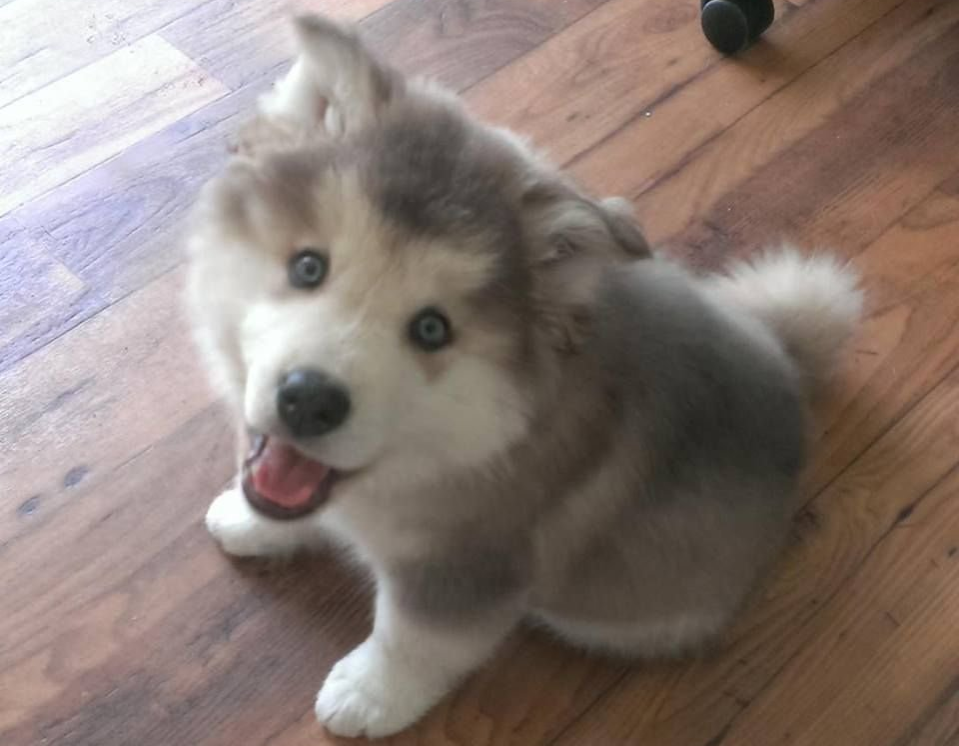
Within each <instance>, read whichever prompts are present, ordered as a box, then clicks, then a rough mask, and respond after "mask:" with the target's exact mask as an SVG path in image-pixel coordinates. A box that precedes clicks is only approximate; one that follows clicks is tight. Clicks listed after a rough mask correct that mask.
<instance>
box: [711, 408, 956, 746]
mask: <svg viewBox="0 0 959 746" xmlns="http://www.w3.org/2000/svg"><path fill="white" fill-rule="evenodd" d="M951 403H952V404H954V405H955V404H956V402H951ZM951 416H952V418H953V422H956V421H959V406H953V407H952V408H951ZM953 430H954V431H955V430H956V428H955V426H954V427H953ZM954 434H955V433H954ZM950 442H951V443H952V444H954V441H950ZM957 453H959V451H957V450H953V457H954V458H955V456H956V454H957ZM957 466H959V464H957ZM957 494H959V468H954V469H953V470H952V472H951V473H950V475H949V476H947V477H946V478H944V479H943V480H942V481H941V482H939V484H937V485H936V486H935V487H934V488H933V489H932V490H931V491H930V492H929V493H928V494H926V495H919V496H916V499H915V501H914V502H913V503H910V506H909V507H910V510H911V512H910V513H909V515H908V517H905V518H903V519H902V520H898V521H896V523H895V526H894V527H893V528H892V529H890V532H889V535H888V536H887V537H886V538H885V539H884V540H883V541H882V542H881V543H880V545H879V546H878V547H877V549H876V550H875V551H873V552H871V554H870V556H869V557H868V559H867V561H866V562H865V564H864V566H863V567H862V569H861V570H860V571H859V572H858V573H857V575H856V577H855V578H854V580H853V581H851V582H849V583H847V584H846V586H845V587H844V588H843V590H842V592H841V594H839V595H837V597H836V599H835V601H834V602H833V603H831V604H829V605H828V606H827V607H826V608H824V609H823V610H822V611H821V612H820V613H819V615H817V617H816V618H815V620H814V622H813V625H812V627H813V634H814V636H815V637H814V640H813V642H812V644H810V645H808V646H807V647H806V648H804V649H803V650H802V651H801V653H800V654H799V655H797V656H796V657H795V658H793V659H792V660H790V661H789V663H788V665H787V666H786V667H785V668H784V669H783V671H782V672H781V673H780V675H779V676H778V677H777V678H776V680H775V681H774V682H773V684H772V685H771V686H769V687H768V688H767V689H765V690H764V691H763V692H762V694H761V695H760V696H759V697H758V698H757V699H756V700H755V701H754V702H753V703H751V704H750V706H749V707H747V708H746V709H745V711H744V712H743V713H742V714H741V715H740V716H739V717H738V718H736V720H735V721H734V723H733V725H732V727H731V728H730V729H729V730H727V731H726V734H725V738H724V740H723V742H722V743H723V744H724V746H737V745H742V746H746V745H747V744H749V745H750V746H751V745H752V744H756V743H763V744H769V746H774V745H775V744H787V743H788V744H827V743H835V744H839V743H842V744H849V745H850V746H852V745H853V744H862V746H874V745H878V744H884V743H893V742H895V741H897V740H899V738H900V736H902V735H905V734H906V733H908V731H909V726H910V725H911V724H912V723H913V722H914V719H915V717H916V714H917V713H921V712H922V710H923V708H924V707H925V706H926V705H927V703H928V702H935V701H937V700H938V699H939V698H940V693H941V692H942V691H944V690H948V689H949V688H951V687H954V686H955V685H956V682H957V681H959V679H957V673H959V627H957V626H956V623H955V622H956V619H957V617H959V501H957V500H956V499H955V497H956V495H957ZM907 497H908V496H907ZM850 671H855V672H856V679H857V682H858V683H857V685H856V686H849V672H850ZM954 725H959V722H957V723H954Z"/></svg>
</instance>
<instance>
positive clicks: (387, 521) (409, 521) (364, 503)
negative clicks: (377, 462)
mask: <svg viewBox="0 0 959 746" xmlns="http://www.w3.org/2000/svg"><path fill="white" fill-rule="evenodd" d="M398 507H399V506H397V505H393V506H390V505H384V504H383V501H382V500H378V499H375V498H374V497H371V496H365V495H355V496H353V495H350V496H344V498H343V499H337V500H335V501H334V502H333V504H331V505H330V506H329V507H328V508H327V509H326V511H325V512H324V515H323V517H322V523H323V525H324V527H325V528H327V529H328V530H329V531H331V532H332V533H333V534H335V535H336V536H337V537H338V538H339V539H340V540H341V541H343V542H345V543H346V544H347V545H348V546H349V547H350V548H351V549H352V550H353V551H354V552H356V554H357V555H358V556H359V557H360V559H362V560H363V561H364V562H366V563H367V564H369V565H370V566H372V567H374V568H375V567H384V566H386V565H388V564H391V563H394V562H397V561H404V560H409V559H413V558H416V557H420V556H423V555H424V554H426V553H427V552H428V550H429V547H430V546H431V545H432V544H433V543H434V542H435V541H436V540H437V533H438V531H437V528H436V527H435V525H433V524H432V523H430V522H426V521H421V520H417V518H416V516H413V515H409V514H406V513H405V511H401V510H399V509H398Z"/></svg>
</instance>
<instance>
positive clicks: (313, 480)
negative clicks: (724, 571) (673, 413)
mask: <svg viewBox="0 0 959 746" xmlns="http://www.w3.org/2000/svg"><path fill="white" fill-rule="evenodd" d="M297 31H298V36H299V39H300V48H301V54H300V57H299V58H298V60H297V61H296V62H295V64H294V65H293V68H292V69H291V71H290V73H289V74H288V75H287V76H286V77H285V78H284V79H283V80H281V81H280V82H279V83H278V84H277V86H276V87H275V89H274V90H273V91H272V92H271V93H270V94H268V95H267V96H266V97H265V98H264V99H263V101H262V102H261V105H260V110H259V112H258V114H257V116H256V118H255V119H254V120H253V122H252V123H251V124H250V125H249V126H248V127H247V128H246V129H245V130H244V132H243V133H242V134H241V138H240V141H239V143H238V147H237V152H236V156H235V157H234V158H233V159H232V161H231V163H230V164H229V165H228V166H227V168H226V169H225V171H224V172H223V173H222V174H221V175H220V176H219V177H218V178H216V179H215V180H214V181H212V182H211V183H210V184H209V185H208V186H207V188H206V190H205V192H204V194H203V195H202V197H201V199H200V203H199V205H198V208H197V210H196V215H195V220H194V228H193V233H192V237H191V294H192V299H193V306H194V309H195V311H196V321H197V327H198V333H199V337H200V340H201V343H202V346H203V348H204V350H205V352H206V353H207V356H208V361H209V363H210V366H211V368H212V369H213V371H214V372H215V374H216V378H217V381H218V383H219V384H220V385H221V386H222V388H223V391H224V394H225V395H226V397H227V398H228V399H229V400H230V401H231V402H232V403H233V405H234V406H235V407H236V408H237V410H238V411H239V412H240V413H241V416H242V418H243V420H244V422H245V424H246V427H247V428H248V429H249V430H250V432H251V433H253V434H254V435H255V436H256V437H255V444H256V446H255V448H254V450H253V453H252V454H251V458H250V459H249V461H248V465H247V466H248V473H247V475H246V477H247V479H246V487H247V494H248V496H250V497H251V499H252V500H254V502H255V504H258V505H259V506H260V507H261V508H263V509H265V510H267V511H268V512H271V513H272V514H275V515H278V516H295V515H300V514H302V513H304V512H306V511H308V510H309V509H311V508H312V507H315V505H316V504H318V503H319V502H320V501H321V500H322V499H323V498H324V497H326V496H327V495H328V494H329V493H330V491H331V490H336V489H339V487H337V484H341V485H343V486H344V487H345V485H346V482H345V481H344V480H348V479H349V477H350V476H351V475H354V474H356V473H357V472H363V473H367V474H376V475H378V476H379V477H381V478H382V479H383V480H384V481H386V482H387V483H394V482H397V481H404V482H406V483H409V482H410V480H412V481H413V482H416V481H417V480H421V479H422V480H427V479H430V478H435V477H436V476H437V475H440V474H443V473H444V472H448V471H450V470H455V469H461V468H468V467H473V466H479V465H482V464H483V463H485V462H488V461H489V460H490V459H491V458H493V457H494V456H495V455H496V454H497V453H498V452H500V451H503V450H504V449H506V448H508V447H509V446H510V445H511V444H513V443H514V442H516V441H517V440H518V439H520V438H522V437H524V435H525V433H526V431H527V427H528V424H529V422H530V420H531V417H532V416H533V413H534V411H535V409H536V407H537V406H540V397H541V394H542V391H543V387H544V385H545V384H544V381H545V380H546V378H547V377H548V376H549V375H550V371H555V370H556V369H557V363H559V362H561V360H562V358H563V357H564V356H569V355H575V354H576V352H577V350H578V349H579V346H580V344H581V342H582V338H583V335H584V334H586V333H588V331H587V330H588V318H589V308H590V301H591V298H592V294H593V292H594V290H595V287H596V285H597V283H598V282H599V281H600V278H601V276H602V274H603V272H604V271H605V269H606V268H608V267H609V266H610V265H612V264H615V263H618V262H624V261H629V260H632V259H635V258H637V257H641V256H644V255H646V254H647V249H646V245H645V243H644V241H643V239H642V236H641V235H640V234H639V233H638V231H637V230H636V229H635V228H634V227H633V226H632V224H631V222H630V221H629V219H628V218H627V217H625V216H624V215H623V214H622V213H621V212H620V211H619V210H615V209H611V208H610V207H609V206H608V205H605V204H602V203H597V202H594V201H592V200H589V199H587V198H586V197H584V196H583V195H581V194H580V193H579V192H578V191H577V190H576V189H575V188H574V187H572V186H571V185H569V184H568V183H566V182H565V181H563V180H562V179H561V178H560V177H559V176H558V175H556V174H555V173H554V172H551V171H549V170H548V169H547V168H546V167H545V166H543V165H542V164H540V163H539V162H538V161H537V160H536V159H535V158H534V157H533V156H531V155H530V154H529V153H528V152H527V151H526V150H525V148H524V147H523V146H522V145H520V144H518V141H517V140H516V139H515V138H513V137H511V136H509V135H507V134H505V133H503V132H501V131H498V130H495V129H493V128H489V127H486V126H484V125H481V124H479V123H477V122H474V121H472V120H471V119H470V118H469V117H468V116H467V115H466V114H465V113H464V111H463V109H462V108H461V106H460V105H459V103H458V101H457V100H456V99H455V97H452V96H451V95H449V94H447V93H444V92H440V91H438V90H437V89H435V88H432V87H430V86H428V85H426V84H422V83H418V82H415V81H407V80H405V79H403V78H402V77H401V76H400V75H399V74H398V73H397V72H396V71H394V70H392V69H390V68H388V67H387V66H386V65H384V64H383V63H381V62H379V61H378V60H376V59H375V58H374V57H373V56H371V55H370V54H369V52H368V51H367V50H366V49H365V48H364V47H363V45H362V44H361V42H360V40H359V39H358V38H357V36H356V35H355V33H354V32H353V31H351V30H349V29H345V28H343V27H340V26H338V25H336V24H333V23H331V22H329V21H326V20H323V19H317V18H308V19H301V20H299V21H298V23H297Z"/></svg>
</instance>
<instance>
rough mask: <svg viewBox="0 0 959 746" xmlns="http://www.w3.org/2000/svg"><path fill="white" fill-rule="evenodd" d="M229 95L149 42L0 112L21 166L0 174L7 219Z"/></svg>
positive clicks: (6, 141)
mask: <svg viewBox="0 0 959 746" xmlns="http://www.w3.org/2000/svg"><path fill="white" fill-rule="evenodd" d="M225 92H226V89H225V88H224V87H223V86H222V85H220V84H219V83H218V82H217V81H216V80H215V79H214V78H212V77H210V76H209V75H207V74H206V73H205V72H203V70H201V69H200V68H198V67H197V66H196V65H194V64H193V63H192V62H191V61H190V60H189V59H188V58H187V57H185V56H183V54H181V53H180V52H178V51H177V50H176V49H174V48H173V47H171V46H170V45H169V44H167V43H166V42H165V41H163V40H162V39H160V38H159V37H157V36H147V37H145V38H143V39H141V40H139V41H137V42H134V43H133V44H131V45H130V46H128V47H123V48H122V49H119V50H117V51H116V52H114V53H113V54H111V55H109V56H107V57H104V58H103V59H102V60H100V61H98V62H95V63H93V64H92V65H89V66H88V67H85V68H83V69H81V70H78V71H77V72H75V73H73V74H72V75H68V76H67V77H65V78H61V79H60V80H58V81H57V82H55V83H52V84H51V85H49V86H46V87H44V88H42V89H40V90H39V91H36V92H35V93H32V94H30V95H28V96H25V97H23V98H21V99H18V100H17V101H15V102H14V103H12V104H9V105H7V106H5V107H3V108H0V159H2V161H3V162H4V163H8V164H16V167H15V168H7V169H5V170H4V172H3V174H2V176H0V215H2V214H3V213H6V212H9V211H10V210H11V209H12V208H14V207H16V206H18V205H20V204H22V203H23V202H25V201H27V200H28V199H31V198H33V197H37V196H39V195H41V194H43V193H44V192H45V191H47V190H48V189H51V188H53V187H55V186H57V185H59V184H62V183H64V182H66V181H68V180H69V179H71V178H73V177H75V176H77V175H79V174H81V173H83V172H84V171H85V170H87V169H88V168H90V167H91V166H95V165H96V164H97V163H101V162H103V161H105V160H107V159H108V158H110V157H111V156H114V155H116V154H117V153H119V152H121V151H122V150H124V149H125V148H127V147H129V146H130V145H132V144H134V143H135V142H137V141H138V140H141V139H142V138H144V137H146V136H147V135H149V134H152V133H153V132H156V131H157V130H158V129H160V128H161V127H163V126H164V125H166V124H169V123H170V122H173V121H176V120H177V119H179V118H181V117H182V116H183V115H184V114H187V113H189V112H190V111H192V110H194V109H196V108H197V107H199V106H201V105H203V104H204V103H207V102H209V101H212V100H213V99H215V98H218V97H220V96H221V95H223V94H224V93H225ZM104 111H109V112H111V117H110V118H109V119H104V118H103V112H104ZM25 122H29V123H30V126H29V127H28V128H25V127H24V123H25Z"/></svg>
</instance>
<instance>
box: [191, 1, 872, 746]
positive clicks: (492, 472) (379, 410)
mask: <svg viewBox="0 0 959 746" xmlns="http://www.w3.org/2000/svg"><path fill="white" fill-rule="evenodd" d="M296 29H297V32H298V37H299V45H300V56H299V58H298V59H297V61H296V62H295V64H294V65H293V67H292V69H291V70H290V72H289V74H288V75H286V76H285V77H284V78H283V79H282V80H280V81H279V82H278V84H277V85H276V87H275V89H274V90H273V91H272V92H271V93H270V94H268V95H267V96H266V97H265V98H264V99H263V100H262V101H261V103H260V105H259V110H258V112H257V114H256V116H255V118H254V120H253V121H252V122H251V123H250V124H249V125H248V126H247V127H245V128H244V129H243V131H242V132H241V133H240V136H239V140H238V144H237V147H236V153H235V156H234V157H233V158H232V159H231V162H230V163H229V164H228V166H227V167H226V168H225V170H224V171H223V172H222V174H220V175H219V176H218V177H217V178H215V179H214V180H213V181H212V182H211V183H210V184H209V185H208V186H207V187H206V189H205V191H204V192H203V194H202V196H201V198H200V199H199V201H198V205H197V207H196V211H195V219H194V221H193V223H192V229H191V235H190V241H189V244H190V262H191V267H190V296H191V301H192V307H193V311H194V314H193V318H194V319H195V325H196V331H197V337H198V340H199V344H200V347H201V349H202V351H203V353H204V355H205V358H206V360H207V362H208V364H209V368H210V370H211V372H212V375H213V380H214V381H215V384H216V386H217V388H218V390H219V391H220V392H221V393H222V395H223V399H224V400H225V402H226V404H227V406H228V407H229V408H230V410H231V411H232V412H233V413H234V414H235V417H236V423H237V432H238V437H239V441H240V443H241V446H240V455H239V457H238V464H239V475H238V478H237V481H236V484H235V486H234V487H232V488H231V489H229V490H227V491H226V492H225V493H224V494H222V495H220V496H219V497H218V498H217V499H216V500H215V501H214V502H213V504H212V506H211V507H210V510H209V513H208V515H207V526H208V527H209V530H210V531H211V533H212V534H213V535H214V536H215V537H216V538H217V539H218V540H219V542H220V543H221V545H222V546H223V548H224V549H225V550H226V551H227V552H229V553H231V554H235V555H267V554H272V553H277V552H286V551H289V550H291V549H293V548H296V547H301V546H304V545H309V544H311V543H314V542H319V541H323V540H324V538H323V537H325V536H331V537H333V538H334V540H335V541H336V542H338V543H339V544H341V545H343V546H344V547H346V548H347V549H348V551H350V552H352V554H353V555H355V556H356V557H357V558H358V559H359V560H360V561H361V562H362V563H363V565H364V566H366V567H367V568H368V569H369V571H370V573H371V574H372V576H373V578H374V579H375V582H376V610H375V623H374V627H373V631H372V634H371V635H370V637H369V639H367V640H366V641H365V642H364V643H363V644H361V645H360V646H359V647H358V648H356V649H355V650H353V651H352V652H351V653H350V654H349V655H347V656H346V657H345V658H343V659H342V660H341V661H340V662H339V663H337V664H336V665H335V666H334V667H333V669H332V671H331V672H330V673H329V676H328V677H327V679H326V682H325V683H324V684H323V687H322V689H321V690H320V692H319V695H318V697H317V700H316V713H317V715H318V717H319V718H320V720H321V721H322V722H324V723H325V724H326V726H327V727H328V728H329V729H330V730H332V731H333V732H335V733H338V734H344V735H359V734H365V735H368V736H384V735H387V734H390V733H393V732H395V731H398V730H400V729H402V728H405V727H406V726H408V725H410V724H411V723H413V722H414V721H416V720H417V719H418V718H419V717H420V716H421V715H423V713H425V712H426V711H427V710H428V709H429V708H430V707H432V706H433V705H434V704H435V703H436V702H437V701H438V700H439V699H440V698H441V697H443V696H444V695H445V694H446V693H447V692H448V691H449V690H450V689H451V688H452V687H453V686H454V685H456V683H457V682H458V681H460V680H461V679H462V678H463V677H464V676H465V675H466V674H468V673H469V672H470V671H472V670H473V669H475V668H476V667H477V666H478V665H480V664H481V663H482V662H483V661H484V660H485V659H486V658H487V657H488V656H489V655H490V654H491V652H492V651H493V650H494V648H496V646H497V644H498V643H499V642H500V641H501V640H502V639H503V638H504V636H505V635H506V634H507V633H509V631H510V630H511V629H513V628H514V627H515V626H516V625H517V624H519V623H520V622H521V621H523V620H527V621H529V620H533V621H535V622H537V623H539V624H541V625H544V626H546V627H548V628H549V629H550V630H552V631H554V632H555V633H556V634H557V635H559V636H561V637H563V638H565V639H566V640H568V641H569V642H570V643H572V644H575V645H582V646H586V647H589V648H598V649H601V650H603V651H611V652H614V653H620V654H625V655H630V656H660V655H672V654H676V653H680V652H682V651H685V650H687V649H689V648H694V647H697V646H700V645H702V644H704V643H705V642H706V641H709V640H711V639H713V638H714V637H715V636H716V635H717V634H718V633H719V632H720V631H721V630H722V629H723V627H724V626H725V625H726V624H727V622H728V621H729V619H730V617H731V616H732V615H733V614H734V613H735V612H736V610H737V608H738V607H739V606H740V604H741V602H742V601H743V599H744V597H745V596H746V594H747V593H748V592H749V590H750V588H752V587H753V585H754V583H755V581H756V580H757V577H758V576H759V574H760V573H761V571H762V570H763V568H764V567H766V566H767V565H768V564H769V562H770V560H771V559H772V558H773V557H774V556H775V554H776V551H777V549H778V548H779V547H780V545H781V543H782V540H783V537H784V534H785V533H786V530H787V526H788V524H789V521H790V516H791V508H792V505H793V502H792V499H793V496H794V493H795V490H796V483H797V475H798V474H799V471H800V469H801V467H802V465H803V461H804V425H805V418H806V414H805V410H806V404H807V402H808V400H809V398H810V397H811V395H812V393H813V391H814V389H815V388H816V387H817V386H818V385H819V384H820V383H821V382H822V381H823V380H824V379H825V378H826V377H827V376H828V374H829V372H830V371H831V370H832V368H833V365H834V363H835V361H836V358H837V355H838V353H839V351H840V348H841V346H842V344H843V342H844V340H845V339H846V338H847V337H848V336H849V334H850V332H851V331H852V329H853V327H854V325H855V323H856V321H857V319H858V317H859V313H860V301H861V299H860V294H859V292H858V290H857V289H856V280H855V277H854V275H853V273H852V272H851V271H850V270H849V269H848V268H845V267H842V266H841V265H840V264H838V263H837V262H836V261H835V260H833V259H831V258H828V257H825V256H815V257H804V256H802V255H800V254H799V253H796V252H794V251H788V250H784V251H780V252H778V253H771V254H767V255H765V256H762V257H761V258H759V259H757V260H756V261H755V262H753V263H751V264H744V265H740V266H737V267H734V268H732V269H731V270H730V271H729V272H728V273H727V274H724V275H722V276H711V277H705V278H702V277H694V276H692V275H690V274H689V273H687V272H686V271H684V270H683V269H682V268H680V267H678V266H675V265H674V264H672V263H670V262H669V261H667V260H665V259H663V258H661V257H656V256H654V255H652V254H651V252H650V250H649V248H648V246H647V245H646V242H645V241H644V240H643V237H642V235H641V234H640V232H639V231H638V230H637V228H636V227H635V226H634V225H633V223H632V222H631V220H630V218H629V216H628V213H627V211H625V210H624V209H623V208H622V205H621V204H620V203H618V202H615V201H608V200H607V201H602V200H597V199H594V198H591V197H590V196H588V195H586V194H584V193H583V192H582V191H581V190H580V189H579V188H578V187H577V186H576V185H575V184H573V183H571V182H570V181H569V180H568V179H566V178H564V177H563V176H562V175H561V174H560V173H559V172H558V171H557V170H556V169H554V168H552V167H551V166H550V165H548V164H547V163H546V162H545V161H544V160H542V159H540V158H539V157H538V156H537V155H535V154H534V153H532V152H531V150H530V149H529V148H527V147H526V146H525V145H524V144H523V142H522V141H521V140H520V139H519V138H517V137H516V136H514V135H512V134H510V133H509V132H506V131H504V130H500V129H497V128H494V127H490V126H487V125H485V124H482V123H480V122H477V121H476V120H474V119H473V118H472V117H471V116H470V115H469V114H467V112H466V111H465V110H464V109H463V107H462V106H461V105H460V103H459V101H458V100H457V99H456V98H455V97H454V96H452V95H451V94H449V93H446V92H443V91H442V90H439V89H437V88H436V87H433V86H431V85H429V84H427V83H424V82H421V81H413V80H406V79H404V78H403V77H402V76H401V75H400V74H399V73H398V72H397V71H395V70H393V69H392V68H390V67H388V66H387V65H386V64H384V63H383V62H381V61H380V60H377V59H376V58H375V57H373V56H372V55H371V54H370V53H369V52H368V51H367V50H366V49H365V48H364V46H363V44H362V43H361V41H360V40H359V39H358V37H357V36H356V34H355V33H354V31H353V30H351V29H349V28H346V27H343V26H340V25H337V24H335V23H333V22H331V21H328V20H325V19H321V18H315V17H310V18H302V19H300V20H298V21H297V23H296Z"/></svg>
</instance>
